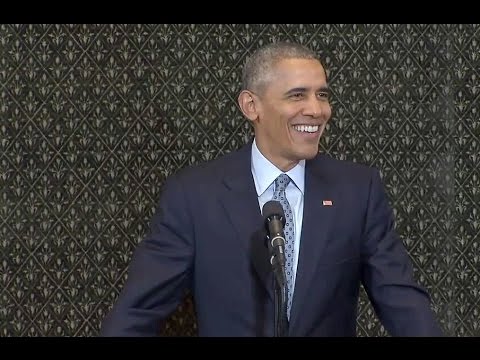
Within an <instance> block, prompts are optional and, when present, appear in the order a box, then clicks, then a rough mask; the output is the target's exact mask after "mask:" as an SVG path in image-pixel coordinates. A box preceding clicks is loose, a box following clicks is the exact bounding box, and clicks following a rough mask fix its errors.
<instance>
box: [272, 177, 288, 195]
mask: <svg viewBox="0 0 480 360" xmlns="http://www.w3.org/2000/svg"><path fill="white" fill-rule="evenodd" d="M290 180H291V179H290V177H289V176H288V175H287V174H280V175H279V176H278V177H277V178H276V179H275V192H277V193H278V192H283V191H285V189H286V188H287V185H288V183H289V182H290Z"/></svg>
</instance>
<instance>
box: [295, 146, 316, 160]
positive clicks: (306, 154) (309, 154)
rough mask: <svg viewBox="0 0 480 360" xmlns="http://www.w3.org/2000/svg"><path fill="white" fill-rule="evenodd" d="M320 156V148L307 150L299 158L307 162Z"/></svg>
mask: <svg viewBox="0 0 480 360" xmlns="http://www.w3.org/2000/svg"><path fill="white" fill-rule="evenodd" d="M317 154H318V146H315V147H312V148H311V149H306V150H305V151H302V152H301V153H299V155H300V156H299V158H301V159H305V160H310V159H313V158H314V157H315V156H317Z"/></svg>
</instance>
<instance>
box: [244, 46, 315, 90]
mask: <svg viewBox="0 0 480 360" xmlns="http://www.w3.org/2000/svg"><path fill="white" fill-rule="evenodd" d="M285 59H314V60H318V61H319V62H320V59H319V57H318V56H317V54H315V53H314V52H313V51H312V50H310V49H309V48H307V47H305V46H303V45H301V44H298V43H291V42H285V41H282V42H276V43H271V44H268V45H266V46H263V47H261V48H259V49H257V50H256V51H255V52H254V53H253V54H252V55H251V56H250V57H248V58H247V60H246V62H245V65H244V67H243V73H242V90H251V91H261V90H262V87H264V86H265V85H266V83H267V82H268V80H269V79H268V76H269V75H270V74H271V70H272V68H273V66H275V64H277V63H278V62H279V61H281V60H285Z"/></svg>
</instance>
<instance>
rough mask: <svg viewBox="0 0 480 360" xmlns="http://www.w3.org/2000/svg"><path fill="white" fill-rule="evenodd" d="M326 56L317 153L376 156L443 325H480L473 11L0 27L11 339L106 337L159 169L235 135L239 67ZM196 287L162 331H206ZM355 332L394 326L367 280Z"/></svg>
mask: <svg viewBox="0 0 480 360" xmlns="http://www.w3.org/2000/svg"><path fill="white" fill-rule="evenodd" d="M275 40H296V41H299V42H302V43H304V44H307V45H309V46H310V47H312V48H313V49H314V50H316V51H318V53H319V54H320V55H321V56H322V58H323V60H324V64H325V66H326V68H327V70H328V76H329V82H330V87H331V92H332V98H331V99H332V105H333V117H332V120H331V122H330V124H329V126H328V129H327V132H326V134H325V136H324V137H323V138H322V140H321V148H322V151H325V152H328V153H330V154H331V155H332V156H334V157H337V158H342V159H349V160H353V161H357V162H362V163H366V164H370V165H374V166H377V167H378V168H379V169H380V170H381V172H382V176H383V178H384V181H385V184H386V186H387V190H388V193H389V196H390V199H391V202H392V205H393V207H394V210H395V214H396V217H397V229H398V232H399V234H400V235H401V237H402V239H403V241H404V242H405V244H406V246H407V248H408V250H409V253H410V254H411V256H412V258H413V260H414V264H415V273H416V276H417V277H418V279H419V281H420V282H421V283H422V284H423V285H425V286H426V287H427V289H428V290H429V292H430V294H431V295H432V300H433V303H434V310H435V311H436V313H437V314H438V317H439V319H440V322H441V325H442V327H443V329H444V330H445V333H446V334H447V335H450V336H479V335H480V322H479V319H480V317H479V308H480V304H479V292H480V273H479V264H480V258H479V250H480V249H479V247H480V240H479V231H480V210H479V208H478V203H479V200H480V171H479V169H478V165H479V163H480V152H479V150H480V139H479V136H480V120H479V118H478V115H479V105H478V104H479V101H478V100H479V93H480V85H479V77H480V26H479V25H434V24H425V25H421V24H415V25H414V24H401V25H381V24H370V25H355V24H347V25H342V24H330V25H325V24H316V25H307V24H282V25H273V24H271V25H260V24H258V25H255V24H241V25H232V24H229V25H218V24H216V25H202V24H178V25H175V24H154V25H147V24H141V25H140V24H139V25H135V24H130V25H109V24H100V25H93V24H88V25H81V24H74V25H58V24H57V25H28V24H24V25H6V24H2V25H0V191H1V192H0V220H1V224H0V336H95V335H97V333H98V330H99V325H100V321H101V319H102V318H103V317H104V316H105V313H106V312H107V311H108V309H109V308H110V306H111V305H112V304H113V302H114V300H115V298H116V296H117V295H118V293H119V291H120V289H121V287H122V284H123V281H124V280H125V276H126V269H127V265H128V263H129V260H130V256H131V252H132V250H133V249H134V247H135V246H136V244H137V243H138V242H139V241H140V240H141V239H142V237H143V235H144V233H145V231H146V229H147V227H148V222H149V219H150V216H151V215H152V214H153V210H154V207H155V204H156V201H157V200H158V197H159V195H160V192H161V188H162V184H163V182H164V180H165V178H166V177H167V176H168V175H170V174H171V173H173V172H175V171H176V170H177V169H180V168H182V167H185V166H188V165H190V164H194V163H197V162H200V161H205V160H210V159H213V158H215V157H217V156H219V155H221V154H224V153H227V152H229V151H231V150H233V149H236V148H238V147H240V146H241V145H242V144H243V143H245V142H246V141H247V140H248V139H249V138H250V136H251V129H250V127H249V125H248V124H247V123H246V121H245V120H244V119H243V118H242V116H241V114H240V111H239V110H238V109H237V106H236V96H237V94H238V91H239V86H240V72H241V66H242V64H243V61H244V60H245V57H246V56H247V55H248V54H249V53H250V52H251V51H252V50H254V49H255V48H257V47H258V46H260V45H261V44H263V43H268V42H271V41H275ZM195 326H196V323H195V316H194V311H193V305H192V302H191V299H190V297H187V298H186V301H185V302H184V303H183V304H182V305H181V306H180V308H179V309H178V311H177V312H175V314H173V315H172V317H171V318H170V319H169V320H168V322H167V326H166V328H165V329H164V331H163V333H164V334H166V335H182V336H194V335H196V328H195ZM358 334H359V336H385V335H387V334H386V333H385V331H384V329H383V327H382V326H381V325H380V324H379V322H378V320H377V318H376V316H375V314H374V312H373V310H372V307H371V305H370V304H369V303H368V301H367V299H366V296H365V294H364V293H363V292H362V297H361V303H360V308H359V319H358Z"/></svg>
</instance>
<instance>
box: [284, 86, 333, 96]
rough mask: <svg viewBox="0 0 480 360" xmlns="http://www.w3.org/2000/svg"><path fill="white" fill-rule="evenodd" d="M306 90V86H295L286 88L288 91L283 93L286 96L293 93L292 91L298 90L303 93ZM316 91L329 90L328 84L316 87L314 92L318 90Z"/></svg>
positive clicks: (297, 91) (296, 91)
mask: <svg viewBox="0 0 480 360" xmlns="http://www.w3.org/2000/svg"><path fill="white" fill-rule="evenodd" d="M307 91H308V88H306V87H296V88H293V89H290V90H288V91H287V92H286V93H285V95H287V96H288V95H291V94H294V93H299V92H301V93H304V92H307ZM318 91H320V92H328V91H329V90H328V86H322V87H321V88H318V89H317V90H316V91H315V92H318Z"/></svg>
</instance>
